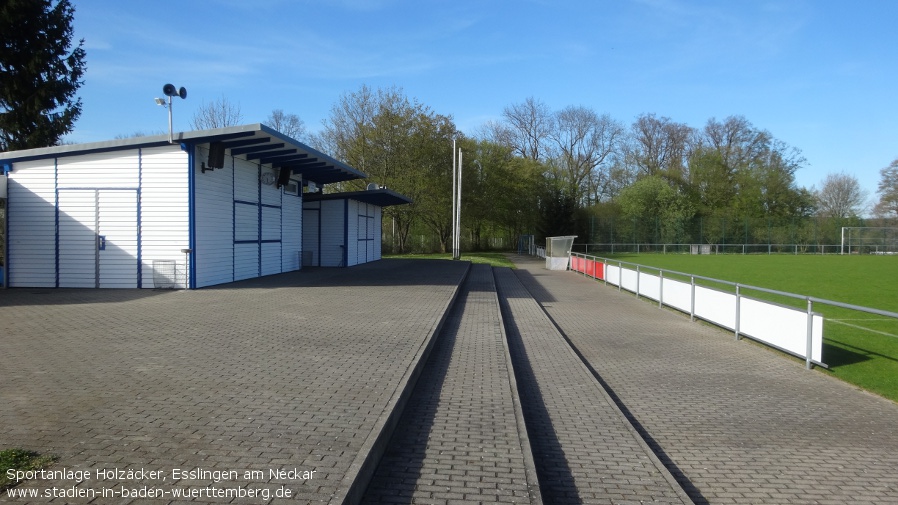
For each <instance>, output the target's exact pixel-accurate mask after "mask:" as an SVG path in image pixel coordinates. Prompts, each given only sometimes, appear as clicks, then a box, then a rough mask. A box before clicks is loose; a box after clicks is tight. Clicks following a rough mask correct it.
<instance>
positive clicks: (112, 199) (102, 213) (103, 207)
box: [97, 189, 137, 288]
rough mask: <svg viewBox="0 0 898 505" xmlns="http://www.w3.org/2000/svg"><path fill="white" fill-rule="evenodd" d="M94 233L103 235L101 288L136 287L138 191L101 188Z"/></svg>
mask: <svg viewBox="0 0 898 505" xmlns="http://www.w3.org/2000/svg"><path fill="white" fill-rule="evenodd" d="M97 197H98V206H97V207H98V209H99V215H98V219H97V221H98V223H99V229H98V230H97V234H98V235H100V236H102V237H105V240H104V241H103V242H104V246H103V247H102V249H101V250H100V251H99V254H100V274H99V276H100V287H101V288H136V287H137V191H136V190H110V189H105V190H100V191H98V192H97Z"/></svg>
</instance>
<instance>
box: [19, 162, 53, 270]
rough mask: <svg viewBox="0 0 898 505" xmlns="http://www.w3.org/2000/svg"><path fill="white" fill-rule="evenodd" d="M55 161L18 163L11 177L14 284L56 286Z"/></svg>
mask: <svg viewBox="0 0 898 505" xmlns="http://www.w3.org/2000/svg"><path fill="white" fill-rule="evenodd" d="M55 172H56V168H55V165H54V160H38V161H28V162H21V163H15V164H14V165H13V171H12V172H10V173H9V177H8V181H7V184H8V188H7V189H8V195H7V196H8V200H7V204H8V207H7V220H8V221H7V223H8V227H9V236H8V237H7V239H8V248H9V249H8V251H9V258H8V261H7V268H8V270H7V272H8V276H9V279H8V282H9V285H10V286H12V287H21V286H25V287H55V286H56V184H55V175H54V174H55Z"/></svg>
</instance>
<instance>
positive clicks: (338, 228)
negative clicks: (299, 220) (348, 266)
mask: <svg viewBox="0 0 898 505" xmlns="http://www.w3.org/2000/svg"><path fill="white" fill-rule="evenodd" d="M344 205H345V204H344V200H325V201H322V202H321V259H320V265H321V266H323V267H336V266H343V246H344V238H345V237H344V231H343V230H344V229H345V228H344V226H345V223H344V216H345V213H344Z"/></svg>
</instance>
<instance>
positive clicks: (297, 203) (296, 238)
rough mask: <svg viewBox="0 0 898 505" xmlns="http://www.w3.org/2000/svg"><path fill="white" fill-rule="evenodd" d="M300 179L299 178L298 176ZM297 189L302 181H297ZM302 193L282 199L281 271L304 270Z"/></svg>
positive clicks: (287, 195)
mask: <svg viewBox="0 0 898 505" xmlns="http://www.w3.org/2000/svg"><path fill="white" fill-rule="evenodd" d="M297 179H299V176H297ZM296 184H297V187H299V188H301V187H302V181H300V180H296ZM302 227H303V222H302V192H300V193H299V194H298V195H290V194H287V193H284V195H283V198H282V199H281V271H282V272H292V271H294V270H299V269H300V268H302V262H301V261H300V256H301V255H302V246H303V243H302V241H303V236H302Z"/></svg>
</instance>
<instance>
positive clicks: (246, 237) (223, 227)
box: [195, 146, 303, 287]
mask: <svg viewBox="0 0 898 505" xmlns="http://www.w3.org/2000/svg"><path fill="white" fill-rule="evenodd" d="M197 152H198V154H197V166H198V167H197V168H196V169H195V170H196V176H195V177H196V213H197V215H196V223H197V236H196V249H197V260H196V261H197V287H202V286H210V285H214V284H221V283H224V282H231V281H237V280H242V279H250V278H253V277H259V276H261V275H271V274H278V273H281V272H287V271H292V270H298V269H299V268H300V267H301V265H300V263H299V255H300V251H301V250H302V242H303V241H302V198H301V197H300V196H296V195H286V194H284V192H283V188H278V187H277V185H276V184H273V183H269V182H270V181H271V180H272V178H273V177H274V176H276V171H275V170H273V169H272V168H270V167H268V166H260V165H259V164H258V163H254V162H252V161H247V160H243V159H239V158H233V157H231V156H226V157H225V165H226V167H225V168H223V169H216V170H213V171H208V170H207V171H206V172H205V173H203V172H202V171H201V170H200V169H199V165H200V163H202V162H203V161H205V158H206V156H207V154H206V153H207V152H208V148H207V146H199V147H198V150H197ZM263 176H265V177H263ZM263 181H264V182H263Z"/></svg>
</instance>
